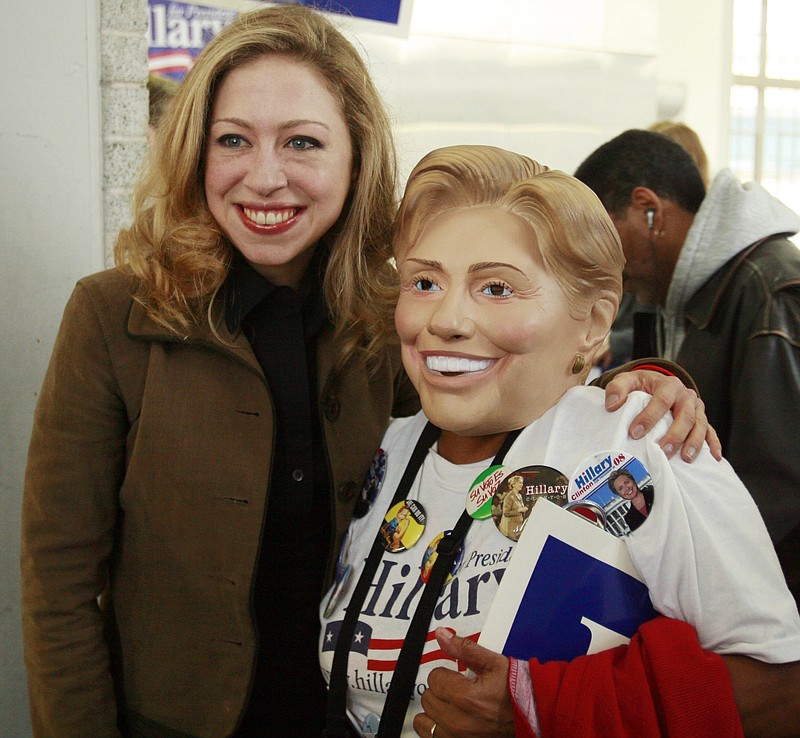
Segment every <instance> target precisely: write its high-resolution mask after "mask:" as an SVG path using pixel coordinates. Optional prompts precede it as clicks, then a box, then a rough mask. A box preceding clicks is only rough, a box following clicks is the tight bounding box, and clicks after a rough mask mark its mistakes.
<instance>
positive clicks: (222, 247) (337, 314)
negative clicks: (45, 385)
mask: <svg viewBox="0 0 800 738" xmlns="http://www.w3.org/2000/svg"><path fill="white" fill-rule="evenodd" d="M271 54H276V55H281V56H283V57H288V58H291V59H295V60H297V61H298V62H299V63H303V64H307V65H309V66H311V67H313V68H314V69H315V70H316V71H317V72H318V73H319V74H320V75H321V76H322V77H323V79H324V80H325V83H326V85H327V87H328V89H329V90H330V92H331V94H332V95H333V96H334V97H335V98H336V99H337V100H338V101H339V103H340V105H341V110H342V114H343V116H344V118H345V121H346V123H347V126H348V130H349V133H350V140H351V143H352V148H353V172H352V188H351V192H350V194H349V195H348V198H347V200H346V202H345V205H344V208H343V211H342V214H341V216H340V217H339V220H338V221H337V223H336V224H335V225H334V226H333V228H331V230H330V231H329V232H328V233H327V234H325V236H324V237H323V239H322V242H321V243H320V245H319V246H318V248H325V249H326V250H327V252H328V255H329V258H328V266H327V270H326V273H325V277H324V287H325V295H326V299H327V302H328V305H329V308H330V310H331V312H332V314H333V317H334V321H335V324H336V329H337V332H339V333H342V332H343V331H347V338H346V343H345V352H344V354H345V357H346V356H349V355H350V354H351V353H353V352H354V351H355V350H358V349H362V348H365V349H366V350H367V353H368V354H370V355H374V354H376V353H377V352H378V350H379V348H380V345H381V343H382V342H383V340H385V339H386V338H387V332H386V320H385V318H386V315H390V314H391V300H390V299H389V297H388V294H389V293H388V292H387V289H386V286H387V284H390V283H391V282H392V280H393V276H392V274H391V270H390V269H387V259H388V257H389V237H390V228H391V221H392V217H393V214H394V208H395V205H396V164H395V152H394V143H393V140H392V133H391V127H390V124H389V119H388V116H387V114H386V111H385V108H384V105H383V102H382V100H381V99H380V95H379V94H378V92H377V90H376V89H375V86H374V85H373V83H372V80H371V78H370V75H369V72H368V70H367V68H366V65H365V64H364V61H363V60H362V58H361V56H360V55H359V53H358V51H357V50H356V49H355V48H354V46H353V45H352V44H351V43H350V42H349V41H348V40H347V39H346V38H345V37H344V36H343V35H342V34H341V33H340V32H339V31H337V30H336V29H335V28H334V27H333V25H332V24H331V23H330V22H329V21H328V20H326V19H325V18H324V16H323V15H321V14H320V13H318V12H317V11H314V10H310V9H308V8H304V7H302V6H293V5H285V6H278V7H271V8H265V9H263V10H258V11H255V12H251V13H246V14H244V15H242V16H240V17H238V18H237V19H236V20H235V21H234V22H233V23H232V24H231V25H229V26H228V27H227V28H225V29H224V30H223V31H222V32H221V33H220V34H218V35H217V36H216V37H215V38H214V39H212V41H211V42H210V43H209V44H208V46H207V47H206V48H205V49H204V50H203V52H202V53H201V54H200V56H199V57H198V59H197V61H196V62H195V64H194V66H193V67H192V69H191V70H190V72H189V73H188V74H187V76H186V78H185V80H184V81H183V82H182V83H181V87H180V90H179V91H178V94H177V95H176V97H175V99H174V101H173V103H172V105H171V107H170V110H169V112H168V113H167V116H166V117H165V118H164V120H163V121H162V124H161V126H160V129H159V134H158V137H157V140H156V141H155V144H154V146H153V149H152V151H151V156H150V159H149V162H148V166H147V167H146V168H145V171H144V173H143V176H142V178H141V180H140V182H139V184H138V186H137V188H136V191H135V193H134V197H133V216H134V219H133V225H132V226H131V228H130V229H128V230H126V231H123V232H122V233H120V235H119V238H118V241H117V245H116V249H115V258H116V263H117V265H118V267H120V268H124V269H127V270H130V271H131V272H133V274H134V275H135V276H136V277H138V279H139V281H140V285H141V286H140V289H139V292H138V294H137V295H136V299H137V300H138V301H139V302H141V303H142V304H143V305H144V306H145V308H146V310H147V312H148V314H149V315H150V316H151V318H152V319H153V320H155V321H156V322H157V323H159V324H160V325H162V326H164V327H165V328H167V329H169V330H171V331H174V332H180V331H182V330H183V329H184V328H186V327H187V326H188V325H189V324H190V323H193V322H198V321H199V320H201V319H202V316H203V313H204V311H205V310H209V308H210V304H211V301H212V299H213V296H214V295H215V294H216V293H217V291H218V290H219V288H220V287H221V285H222V284H223V282H224V281H225V278H226V276H227V274H228V270H229V266H230V260H231V253H232V249H233V246H232V245H231V244H230V243H229V242H228V240H227V239H226V238H225V237H224V235H223V234H222V233H221V231H220V228H219V226H218V225H217V223H216V222H215V220H214V218H213V217H212V215H211V213H210V211H209V209H208V205H207V203H206V197H205V188H204V181H203V180H204V159H205V149H206V146H207V140H206V139H207V135H208V126H209V120H208V119H209V114H210V110H211V105H212V102H213V99H214V93H215V91H216V89H217V88H218V87H219V85H220V83H221V81H222V79H223V78H224V76H225V75H226V74H227V73H228V72H230V71H231V70H232V69H236V68H237V67H240V66H241V65H243V64H246V63H248V62H250V61H252V60H254V59H258V58H261V57H263V56H269V55H271ZM209 314H210V310H209ZM212 329H214V326H213V325H212Z"/></svg>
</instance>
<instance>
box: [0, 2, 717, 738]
mask: <svg viewBox="0 0 800 738" xmlns="http://www.w3.org/2000/svg"><path fill="white" fill-rule="evenodd" d="M142 1H143V0H102V4H103V15H104V17H105V16H106V15H108V14H112V15H113V14H115V13H116V14H117V15H120V16H124V15H131V16H135V17H138V16H136V13H137V12H138V9H137V7H136V6H138V5H140V4H141V2H142ZM729 3H730V0H704V1H703V2H702V3H698V2H696V0H559V2H558V3H553V2H552V0H505V2H504V1H503V0H494V2H492V3H486V2H485V0H469V1H467V0H460V1H457V0H417V6H416V11H417V13H416V14H415V18H414V19H413V20H412V24H414V26H413V34H414V35H413V37H412V39H411V41H410V42H407V43H400V42H399V41H398V40H397V39H389V38H376V37H374V36H367V35H364V37H363V40H364V46H365V48H366V49H367V51H368V53H369V56H370V59H371V63H372V67H373V70H374V73H375V76H376V78H377V79H378V82H379V84H380V86H381V87H382V89H383V91H384V94H385V96H386V98H387V100H388V102H389V104H390V106H391V107H392V110H393V113H394V116H395V120H396V122H397V129H398V142H399V147H400V153H401V163H402V167H403V172H404V173H407V171H408V169H409V168H410V167H411V166H412V165H413V164H414V163H415V161H416V160H417V159H418V158H419V156H421V155H422V154H423V153H425V152H426V151H428V150H429V149H430V148H433V147H435V146H440V145H445V144H448V143H454V142H487V143H495V144H498V145H503V146H508V147H509V148H513V149H516V150H520V151H524V152H526V153H529V154H530V155H532V156H534V157H535V158H539V159H540V160H541V161H543V162H544V163H547V164H550V165H552V166H556V167H560V168H563V169H565V170H566V171H571V170H572V169H574V167H575V166H576V165H577V164H578V163H579V162H580V161H581V160H582V159H583V158H584V157H585V156H586V155H587V154H588V153H590V152H591V150H592V149H593V148H595V147H596V146H597V145H599V144H600V143H602V142H603V141H605V140H607V139H608V138H610V137H611V136H613V135H615V134H616V133H618V132H619V131H621V130H623V129H625V128H629V127H632V126H646V125H648V124H649V123H651V122H653V120H654V119H655V118H656V116H657V113H658V109H659V104H662V105H665V104H668V103H670V101H674V100H675V99H676V92H677V99H679V100H680V99H682V98H683V97H685V105H684V107H683V109H682V110H681V111H680V112H679V113H678V114H677V116H676V117H677V118H679V119H682V120H684V121H685V122H686V123H688V124H689V125H691V126H692V127H694V128H695V129H696V130H697V131H698V132H699V133H700V135H701V138H702V139H703V142H704V144H705V145H706V148H707V150H708V153H709V157H710V159H711V162H712V167H713V168H717V167H719V166H722V165H723V164H724V163H725V145H726V142H725V126H726V125H727V118H726V116H727V110H726V100H727V27H728V22H729V21H728V12H729V10H728V5H729ZM100 4H101V0H86V2H84V3H81V2H75V1H74V0H50V2H48V3H44V4H43V3H29V2H23V0H13V1H12V2H7V3H5V4H4V7H3V23H2V24H0V69H2V70H3V74H2V75H0V85H1V87H0V99H2V100H3V107H2V112H0V194H1V195H2V196H0V274H2V277H3V287H2V289H0V336H1V337H2V343H0V736H4V737H6V736H7V737H8V738H27V736H29V735H30V728H29V723H28V717H27V707H26V698H25V679H24V673H23V666H22V655H21V651H22V647H21V641H20V624H19V575H18V570H19V569H18V548H19V508H20V497H21V490H22V479H23V471H24V464H25V453H26V447H27V443H28V437H29V434H30V427H31V416H32V413H33V407H34V404H35V401H36V395H37V392H38V389H39V385H40V384H41V380H42V377H43V375H44V371H45V367H46V364H47V361H48V358H49V353H50V350H51V346H52V342H53V339H54V336H55V332H56V330H57V327H58V323H59V320H60V316H61V312H62V309H63V306H64V303H65V301H66V299H67V296H68V295H69V293H70V291H71V289H72V286H73V284H74V282H75V281H76V279H78V278H79V277H80V276H81V275H84V274H88V273H90V272H93V271H96V270H98V269H101V268H102V267H103V265H104V247H103V242H104V223H105V226H106V227H108V224H114V223H117V222H119V220H120V219H121V218H122V217H123V216H124V202H123V200H124V188H122V189H109V187H108V183H109V182H112V183H113V181H114V179H115V175H116V174H117V172H116V171H115V170H114V167H115V164H114V160H113V159H112V157H113V156H115V155H116V154H115V152H116V151H117V150H118V148H119V146H120V145H123V144H128V145H130V146H131V147H133V148H134V149H135V147H136V145H137V141H136V135H133V136H131V135H129V134H130V130H129V129H128V128H127V125H128V123H129V124H130V126H132V128H133V129H135V128H136V126H137V125H139V123H137V122H136V121H132V122H131V121H128V123H126V124H125V125H120V126H117V125H114V126H112V128H114V130H113V131H111V133H115V134H118V136H117V139H115V140H113V141H110V140H109V139H108V137H107V138H106V146H105V155H106V162H105V166H106V171H105V181H106V186H105V194H106V197H105V209H104V207H103V203H104V184H103V183H104V179H103V177H104V173H103V161H102V159H103V141H102V135H103V133H102V131H101V120H102V117H101V111H100V90H101V85H100V60H99V58H100V50H99V49H100V37H101V33H100V18H99V16H100V11H99V7H100ZM436 9H438V10H439V11H442V10H444V11H445V13H450V14H451V15H450V16H449V17H450V21H449V22H446V23H444V24H443V23H442V21H441V20H437V18H438V16H437V15H436V13H435V10H436ZM470 16H472V17H476V16H477V17H479V19H480V21H479V23H478V24H477V28H478V29H479V30H477V31H476V30H475V28H474V27H473V28H467V27H465V26H464V25H463V24H462V20H461V19H463V18H468V17H470ZM454 19H455V20H454ZM127 25H128V26H130V25H131V24H130V23H128V24H127ZM133 36H135V33H133V34H132V35H131V34H129V35H124V34H123V35H120V36H113V37H112V38H110V40H109V43H108V44H107V45H104V47H103V48H108V49H110V50H111V53H110V54H109V58H108V59H107V60H104V62H106V66H108V65H114V64H116V65H120V63H121V60H122V55H124V54H126V53H135V46H136V44H135V39H133ZM122 66H123V67H124V70H123V71H122V72H121V73H120V78H121V82H120V83H119V85H117V86H116V87H113V95H115V96H120V95H121V96H123V97H124V98H126V100H127V102H126V103H125V105H123V106H122V107H123V108H124V110H123V111H122V112H123V113H126V111H132V114H133V115H134V117H135V116H136V115H138V114H139V113H140V112H141V108H139V107H137V103H136V99H137V91H136V90H135V89H134V88H133V87H132V86H130V85H131V82H130V80H129V78H128V77H127V76H126V75H127V73H128V72H127V71H126V70H129V69H131V67H127V66H126V65H125V64H122ZM126 85H127V86H126ZM107 87H108V85H107ZM138 99H139V100H140V102H141V104H142V105H144V104H146V102H145V100H144V98H142V97H141V95H139V98H138ZM128 103H129V105H128ZM137 110H138V111H139V113H137V112H136V111H137ZM126 114H127V113H126ZM114 120H117V119H115V118H112V122H113V121H114ZM118 122H119V121H118ZM120 127H121V129H122V130H121V131H117V130H116V128H120ZM134 134H135V131H134ZM129 166H130V162H129V161H127V160H126V161H125V167H129ZM126 176H127V175H126Z"/></svg>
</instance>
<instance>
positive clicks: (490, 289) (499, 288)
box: [481, 282, 511, 297]
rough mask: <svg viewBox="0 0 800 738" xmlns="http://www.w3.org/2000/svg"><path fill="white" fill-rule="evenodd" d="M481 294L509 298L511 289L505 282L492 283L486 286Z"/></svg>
mask: <svg viewBox="0 0 800 738" xmlns="http://www.w3.org/2000/svg"><path fill="white" fill-rule="evenodd" d="M481 292H483V294H484V295H489V297H509V296H510V295H511V288H510V287H509V286H508V285H507V284H505V283H504V282H492V283H491V284H487V285H485V286H484V287H483V288H482V289H481Z"/></svg>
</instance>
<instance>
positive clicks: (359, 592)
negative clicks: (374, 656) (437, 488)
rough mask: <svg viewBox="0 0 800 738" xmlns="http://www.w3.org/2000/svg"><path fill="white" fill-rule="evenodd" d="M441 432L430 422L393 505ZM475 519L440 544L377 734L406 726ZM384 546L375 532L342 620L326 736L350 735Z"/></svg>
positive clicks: (507, 444)
mask: <svg viewBox="0 0 800 738" xmlns="http://www.w3.org/2000/svg"><path fill="white" fill-rule="evenodd" d="M519 433H520V431H519V430H516V431H512V432H511V433H509V434H508V435H507V436H506V438H505V440H504V441H503V444H502V446H501V447H500V450H499V451H498V452H497V455H496V456H495V458H494V460H493V461H492V465H493V466H494V465H496V464H500V463H502V461H503V458H504V457H505V455H506V453H507V452H508V449H509V448H511V445H512V444H513V443H514V441H515V440H516V439H517V436H518V435H519ZM438 436H439V429H438V428H436V427H435V426H434V425H432V424H431V423H428V425H426V426H425V428H424V430H423V431H422V433H421V435H420V438H419V440H418V441H417V445H416V447H415V448H414V451H413V453H412V455H411V458H410V459H409V462H408V465H407V466H406V470H405V472H404V474H403V477H402V479H401V480H400V483H399V484H398V486H397V491H396V492H395V495H394V498H393V499H392V502H391V504H390V506H389V507H390V508H391V507H393V506H394V505H396V504H397V503H398V502H400V501H401V500H403V499H405V498H406V496H407V495H408V492H409V491H410V489H411V485H412V484H413V483H414V480H415V479H416V476H417V473H418V472H419V469H420V468H421V466H422V463H423V462H424V460H425V457H426V456H427V454H428V451H429V450H430V448H431V446H432V445H433V443H434V442H435V441H436V439H437V438H438ZM472 520H473V519H472V518H471V517H470V516H469V515H468V514H467V513H466V512H464V513H462V515H461V517H460V518H459V520H458V522H457V523H456V526H455V527H454V528H453V530H452V531H450V532H449V533H447V534H446V535H445V536H444V537H443V538H442V539H441V540H440V541H439V544H438V545H437V547H436V553H437V557H436V562H435V563H434V565H433V568H432V570H431V573H430V576H429V578H428V582H427V584H426V585H425V588H424V589H423V591H422V596H421V598H420V601H419V604H418V605H417V609H416V612H415V613H414V616H413V617H412V620H411V624H410V625H409V628H408V631H407V633H406V637H405V640H404V642H403V647H402V649H401V651H400V655H399V657H398V660H397V667H396V668H395V671H394V674H393V676H392V682H391V685H390V686H389V691H388V693H387V695H386V704H385V705H384V709H383V714H382V716H381V722H380V728H379V731H378V738H397V736H399V735H400V733H401V731H402V729H403V722H404V720H405V715H406V711H407V710H408V703H409V701H410V699H411V693H412V690H413V688H414V680H415V677H416V675H417V672H418V671H419V665H420V660H421V658H422V651H423V649H424V647H425V639H426V637H427V633H428V628H429V626H430V621H431V617H432V616H433V611H434V609H435V608H436V603H437V601H438V599H439V596H440V594H441V591H442V588H443V587H444V585H445V582H446V580H447V574H448V573H449V572H450V571H451V569H452V565H453V561H454V560H455V557H456V554H457V553H458V550H459V548H460V546H461V544H462V543H463V542H464V539H465V537H466V535H467V531H468V530H469V528H470V526H471V525H472ZM383 553H384V548H383V543H382V538H381V535H380V532H378V534H377V535H376V538H375V542H374V543H373V544H372V549H371V551H370V553H369V556H368V557H367V561H366V563H365V565H364V571H363V572H362V574H361V577H360V578H359V580H358V584H357V585H356V588H355V590H354V591H353V596H352V597H351V598H350V602H349V604H348V606H347V611H346V614H345V618H344V621H343V622H342V626H341V629H340V630H339V636H338V639H337V642H336V649H335V651H334V657H333V665H332V668H331V677H330V687H329V692H328V706H327V714H326V726H325V733H324V735H325V736H326V738H344V737H345V736H347V735H348V724H349V723H348V719H347V715H346V707H347V662H348V659H349V655H350V646H351V645H352V640H353V635H354V633H355V628H356V624H357V622H358V618H359V615H360V614H361V608H362V607H363V606H364V601H365V599H366V597H367V593H368V592H369V588H370V587H371V586H372V581H373V579H374V577H375V573H376V572H377V570H378V565H379V564H380V561H381V559H382V557H383Z"/></svg>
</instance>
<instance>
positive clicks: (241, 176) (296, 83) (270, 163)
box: [205, 54, 353, 287]
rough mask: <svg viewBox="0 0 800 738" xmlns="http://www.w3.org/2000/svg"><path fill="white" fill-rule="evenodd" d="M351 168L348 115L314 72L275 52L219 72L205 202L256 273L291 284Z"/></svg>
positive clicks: (335, 212)
mask: <svg viewBox="0 0 800 738" xmlns="http://www.w3.org/2000/svg"><path fill="white" fill-rule="evenodd" d="M352 172H353V148H352V145H351V142H350V135H349V131H348V127H347V121H346V120H345V117H344V114H343V112H342V109H341V105H340V104H339V103H338V101H337V100H336V98H335V97H334V96H333V95H332V94H331V93H330V91H329V90H328V88H327V87H326V85H325V81H324V80H323V78H322V77H321V75H320V74H319V73H318V72H317V71H316V69H314V68H313V67H312V66H310V65H308V64H304V63H301V62H298V61H296V60H294V59H291V58H288V57H284V56H280V55H274V54H272V55H267V56H263V57H260V58H258V59H255V60H253V61H250V62H247V63H246V64H243V65H242V66H240V67H237V68H235V69H233V70H231V71H230V72H228V74H226V75H225V77H224V78H223V80H222V83H221V84H220V86H219V89H218V90H217V93H216V95H215V97H214V102H213V105H212V108H211V116H210V125H209V131H208V140H207V145H206V158H205V190H206V199H207V201H208V207H209V209H210V210H211V214H212V215H213V216H214V218H215V219H216V221H217V223H218V224H219V226H220V228H222V230H223V232H224V233H225V235H226V236H227V237H228V239H229V240H230V241H231V242H232V243H233V245H234V246H235V247H236V248H237V249H238V250H239V251H241V253H242V255H243V256H244V257H245V259H247V261H248V262H250V264H251V265H252V266H253V267H254V268H255V269H256V271H258V272H259V273H260V274H262V276H264V277H266V278H267V279H269V280H270V281H271V282H273V283H274V284H280V285H289V286H293V287H296V286H297V284H298V283H299V281H300V279H301V277H302V275H303V273H304V272H305V269H306V267H307V266H308V262H309V261H310V259H311V255H312V254H313V251H314V246H315V245H316V244H317V242H318V241H319V239H320V238H322V236H323V235H324V234H325V233H326V232H327V231H328V230H329V229H330V228H331V226H333V224H334V223H335V222H336V221H337V219H338V218H339V215H340V214H341V212H342V208H343V206H344V203H345V201H346V199H347V195H348V192H349V191H350V183H351V179H352Z"/></svg>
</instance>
